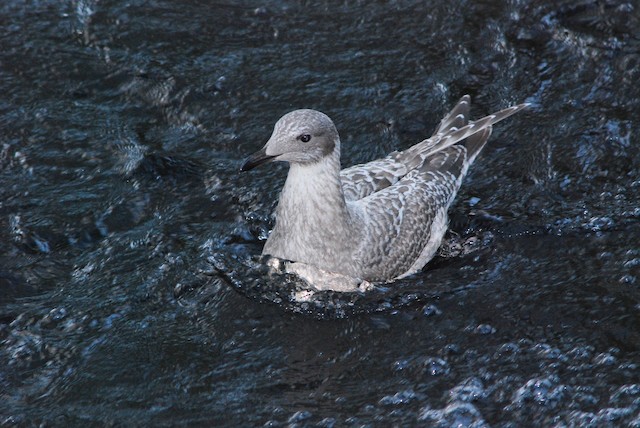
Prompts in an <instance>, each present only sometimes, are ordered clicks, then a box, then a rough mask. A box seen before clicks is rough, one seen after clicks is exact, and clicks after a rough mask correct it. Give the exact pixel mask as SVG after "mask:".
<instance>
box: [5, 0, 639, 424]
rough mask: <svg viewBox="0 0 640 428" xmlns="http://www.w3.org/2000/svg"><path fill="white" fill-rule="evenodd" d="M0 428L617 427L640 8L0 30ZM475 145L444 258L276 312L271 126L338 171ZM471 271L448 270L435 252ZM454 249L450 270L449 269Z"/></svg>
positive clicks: (108, 20) (255, 8)
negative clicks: (488, 117)
mask: <svg viewBox="0 0 640 428" xmlns="http://www.w3.org/2000/svg"><path fill="white" fill-rule="evenodd" d="M0 22H2V32H1V35H0V38H1V39H0V46H2V48H1V49H0V90H1V91H2V96H0V129H1V137H0V243H1V244H2V245H1V248H0V362H1V363H0V425H3V426H5V425H6V426H13V425H20V426H22V425H24V426H31V425H40V424H43V425H45V426H80V425H82V426H86V425H96V426H100V425H109V424H111V425H161V426H163V425H164V426H167V425H189V426H193V425H205V426H211V425H216V426H219V425H229V426H260V425H271V426H280V425H289V424H291V425H297V426H342V425H357V426H360V425H365V426H378V425H380V426H386V425H390V424H395V425H403V426H406V425H408V426H411V425H418V426H443V427H447V426H475V427H480V426H503V427H506V426H529V425H536V426H598V427H600V426H623V425H630V426H640V367H639V365H640V244H639V242H640V227H639V220H640V202H639V201H640V197H639V194H640V149H639V147H640V141H639V138H638V132H639V129H638V128H639V123H640V121H639V120H640V119H639V117H640V90H639V89H638V84H637V82H638V81H639V80H640V30H638V28H640V9H639V7H638V5H637V4H636V3H635V2H631V1H629V2H625V1H595V0H594V1H589V0H580V1H562V2H556V1H524V0H512V1H501V2H493V1H485V2H466V1H453V2H440V1H428V2H425V1H396V2H388V3H387V2H375V3H372V2H339V1H325V2H288V1H283V2H271V3H267V4H265V3H259V2H251V1H245V2H229V3H228V4H225V3H218V4H209V2H202V1H194V0H192V1H182V2H169V1H165V2H163V1H146V0H145V1H140V0H138V1H136V0H134V1H130V2H119V1H112V0H102V1H98V0H93V1H92V0H76V1H59V0H50V1H46V0H43V1H29V2H21V1H8V2H2V5H0ZM465 93H469V94H471V95H472V97H473V100H474V105H473V109H472V111H473V113H474V115H475V117H479V116H481V115H483V114H486V113H490V112H492V111H494V110H497V109H499V108H502V107H506V106H508V105H511V104H515V103H518V102H523V101H528V102H531V103H533V105H534V107H533V108H532V109H531V111H529V112H527V113H522V114H519V115H517V116H514V117H513V118H511V119H509V120H508V121H506V122H504V123H501V124H499V125H498V126H497V127H496V129H495V130H494V134H493V136H492V140H491V142H490V144H489V145H488V146H487V148H486V149H485V151H484V152H483V154H482V156H481V157H480V158H479V159H478V161H477V162H476V164H475V165H474V168H473V170H472V171H471V173H470V175H469V177H468V178H467V180H466V182H465V184H464V186H463V189H462V191H461V193H460V194H459V196H458V199H457V202H456V203H455V205H454V206H453V207H452V210H451V217H452V224H451V227H452V230H453V231H454V232H455V233H452V234H450V235H449V236H448V238H447V247H448V248H449V250H448V251H446V252H443V254H442V255H441V256H440V257H439V258H438V259H436V260H434V261H433V262H432V263H431V264H430V265H429V266H428V268H427V269H425V270H424V272H422V273H420V274H417V275H415V276H414V277H411V278H408V279H407V280H404V281H402V282H400V283H398V284H396V285H395V286H392V287H389V288H386V289H378V290H375V291H373V292H371V293H368V294H365V295H357V294H352V295H336V294H334V293H324V294H321V295H319V296H318V298H317V300H316V301H314V302H311V303H307V304H297V303H295V302H292V301H291V299H289V296H290V291H291V290H292V289H294V288H295V286H296V284H295V281H292V279H291V278H289V277H287V276H284V275H281V276H278V275H276V276H269V275H267V274H266V273H265V271H264V269H263V267H261V265H260V264H259V263H257V262H256V260H255V255H257V254H259V252H260V248H261V243H262V241H263V240H264V238H265V236H266V234H267V233H268V230H269V227H270V225H271V223H270V222H271V219H270V213H271V211H272V209H273V207H274V205H275V201H276V198H277V195H278V193H279V190H280V187H281V185H282V183H283V181H284V173H285V170H284V167H278V166H273V165H270V166H269V167H265V168H261V169H260V170H258V171H255V172H251V173H248V174H240V173H239V172H238V167H239V162H240V160H241V159H242V158H243V157H244V156H245V155H246V154H248V153H251V152H252V151H254V150H256V149H257V148H259V147H261V146H262V144H263V143H264V142H265V141H266V139H267V138H268V136H269V134H270V132H271V127H272V125H273V123H274V122H275V121H276V120H277V119H278V118H279V117H280V115H281V114H283V113H285V112H287V111H289V110H291V109H294V108H302V107H309V108H316V109H320V110H322V111H324V112H326V113H327V114H329V115H330V116H331V117H332V118H333V119H334V121H335V122H336V124H337V125H338V129H339V131H340V132H341V136H342V140H343V163H344V164H345V165H351V164H354V163H358V162H363V161H367V160H370V159H374V158H376V157H380V156H383V155H385V154H386V153H388V152H389V151H392V150H395V149H403V148H405V147H408V146H409V145H411V144H412V143H414V142H416V141H418V140H420V139H421V138H423V137H424V136H425V135H430V133H431V132H432V130H433V128H434V127H435V125H436V124H437V123H438V121H439V119H440V118H441V116H442V115H443V114H444V113H445V112H446V111H447V110H448V108H450V107H451V106H452V105H453V103H454V102H455V100H456V99H458V98H459V97H460V96H461V95H463V94H465ZM460 242H462V243H463V245H466V246H467V247H468V248H467V251H459V250H458V249H457V248H458V247H459V245H460V244H459V243H460ZM470 243H471V244H470Z"/></svg>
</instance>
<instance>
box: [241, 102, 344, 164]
mask: <svg viewBox="0 0 640 428" xmlns="http://www.w3.org/2000/svg"><path fill="white" fill-rule="evenodd" d="M339 144H340V140H339V138H338V131H337V130H336V127H335V125H334V124H333V122H332V121H331V119H329V116H327V115H326V114H324V113H321V112H319V111H316V110H309V109H303V110H294V111H292V112H290V113H287V114H285V115H284V116H282V117H281V118H280V120H278V121H277V122H276V125H275V126H274V128H273V133H272V134H271V138H269V141H267V144H265V146H264V147H263V148H262V149H260V150H258V151H257V152H255V153H254V154H252V155H251V156H249V157H248V158H247V159H246V160H245V161H244V163H243V164H242V167H241V168H240V170H241V171H248V170H250V169H252V168H254V167H256V166H258V165H261V164H263V163H266V162H271V161H284V162H289V163H296V164H302V165H304V164H312V163H316V162H319V161H320V160H322V158H324V157H325V156H329V155H330V154H332V153H333V152H334V150H336V149H339Z"/></svg>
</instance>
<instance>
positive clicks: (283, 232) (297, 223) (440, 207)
mask: <svg viewBox="0 0 640 428" xmlns="http://www.w3.org/2000/svg"><path fill="white" fill-rule="evenodd" d="M470 103H471V98H470V97H469V96H468V95H465V96H464V97H462V98H461V99H460V101H458V103H457V104H456V105H455V107H454V108H453V109H452V110H451V112H449V113H448V114H447V115H446V116H445V117H444V118H443V119H442V120H441V121H440V124H439V126H438V127H437V129H436V131H435V132H434V134H433V135H432V136H431V137H430V138H427V139H426V140H424V141H422V142H420V143H418V144H415V145H414V146H412V147H410V148H408V149H406V150H404V151H395V152H393V153H391V154H389V155H388V156H387V157H385V158H382V159H377V160H374V161H372V162H369V163H364V164H360V165H355V166H352V167H350V168H346V169H342V170H341V169H340V137H339V135H338V131H337V129H336V126H335V125H334V123H333V122H332V120H331V119H330V118H329V117H328V116H327V115H325V114H324V113H321V112H319V111H316V110H310V109H302V110H294V111H292V112H290V113H287V114H285V115H284V116H282V118H280V119H279V120H278V121H277V122H276V124H275V126H274V129H273V133H272V134H271V137H270V138H269V140H268V141H267V143H266V145H265V146H264V147H263V148H262V149H261V150H259V151H257V152H256V153H254V154H252V155H250V156H249V157H248V158H247V159H246V160H245V161H244V163H243V164H242V167H241V168H240V170H241V171H247V170H250V169H252V168H254V167H256V166H258V165H261V164H264V163H266V162H271V161H283V162H288V163H289V166H290V167H289V172H288V175H287V179H286V181H285V184H284V187H283V189H282V192H281V193H280V198H279V201H278V206H277V208H276V216H275V217H276V221H275V226H274V228H273V230H272V231H271V234H270V235H269V238H268V239H267V242H266V243H265V245H264V249H263V251H262V254H263V255H268V256H271V257H275V258H277V259H282V260H286V261H291V262H296V263H298V264H303V265H304V266H307V267H308V269H307V270H306V271H307V276H308V275H309V274H308V270H309V269H311V270H312V271H323V272H328V273H330V274H335V275H337V276H338V277H347V278H354V279H356V280H360V281H363V282H368V283H369V284H370V283H380V282H389V281H393V280H395V279H399V278H404V277H406V276H408V275H412V274H414V273H416V272H418V271H419V270H421V269H422V268H423V267H424V266H425V265H426V264H427V263H428V262H429V260H431V259H432V258H433V257H434V255H435V254H436V251H437V249H438V247H439V246H440V243H441V241H442V238H443V236H444V234H445V232H446V230H447V227H448V217H447V210H448V208H449V206H450V205H451V203H452V202H453V200H454V198H455V196H456V193H457V192H458V189H459V188H460V185H461V183H462V179H463V178H464V176H465V175H466V173H467V170H468V169H469V166H470V165H471V164H472V163H473V161H474V160H475V159H476V157H477V156H478V154H479V153H480V151H481V150H482V148H483V147H484V146H485V144H486V142H487V140H488V138H489V136H490V135H491V130H492V126H493V125H494V124H496V123H497V122H499V121H501V120H503V119H505V118H507V117H509V116H511V115H513V114H515V113H517V112H519V111H521V110H522V109H524V108H526V107H527V106H528V104H519V105H516V106H513V107H509V108H506V109H504V110H500V111H498V112H496V113H493V114H491V115H488V116H486V117H483V118H482V119H479V120H476V121H470V120H469V107H470ZM318 288H320V287H318ZM325 288H330V289H336V287H335V286H328V287H325ZM337 288H339V287H337ZM347 288H349V287H347Z"/></svg>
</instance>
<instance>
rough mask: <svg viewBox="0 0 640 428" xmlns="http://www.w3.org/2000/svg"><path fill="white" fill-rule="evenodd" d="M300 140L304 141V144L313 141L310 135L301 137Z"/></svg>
mask: <svg viewBox="0 0 640 428" xmlns="http://www.w3.org/2000/svg"><path fill="white" fill-rule="evenodd" d="M298 140H300V141H302V142H303V143H308V142H309V141H310V140H311V135H309V134H302V135H299V136H298Z"/></svg>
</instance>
